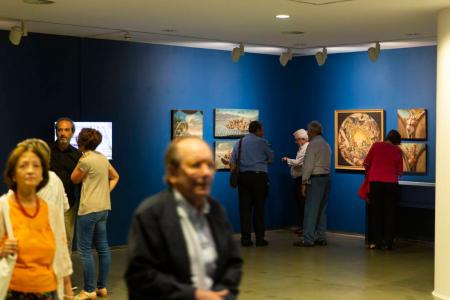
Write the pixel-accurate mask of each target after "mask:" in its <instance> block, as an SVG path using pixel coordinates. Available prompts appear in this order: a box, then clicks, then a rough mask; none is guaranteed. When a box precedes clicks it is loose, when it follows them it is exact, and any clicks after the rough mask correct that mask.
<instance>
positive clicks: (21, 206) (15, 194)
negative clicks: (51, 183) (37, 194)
mask: <svg viewBox="0 0 450 300" xmlns="http://www.w3.org/2000/svg"><path fill="white" fill-rule="evenodd" d="M14 197H15V199H16V202H17V204H19V208H20V211H21V212H22V213H23V214H24V215H25V216H26V217H28V218H30V219H34V218H36V216H37V215H38V213H39V209H40V208H41V204H40V201H39V199H37V201H36V211H35V212H34V214H32V215H30V214H29V213H27V211H26V210H25V207H23V205H22V203H21V202H20V200H19V196H18V195H17V193H14Z"/></svg>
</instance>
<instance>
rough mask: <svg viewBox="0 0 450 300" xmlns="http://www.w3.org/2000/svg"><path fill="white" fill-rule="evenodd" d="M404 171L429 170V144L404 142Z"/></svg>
mask: <svg viewBox="0 0 450 300" xmlns="http://www.w3.org/2000/svg"><path fill="white" fill-rule="evenodd" d="M400 148H401V149H402V152H403V172H405V173H416V174H420V173H421V174H425V173H426V172H427V145H426V144H419V143H402V144H401V145H400Z"/></svg>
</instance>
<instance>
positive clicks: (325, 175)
mask: <svg viewBox="0 0 450 300" xmlns="http://www.w3.org/2000/svg"><path fill="white" fill-rule="evenodd" d="M328 176H330V174H313V175H311V176H309V178H314V177H328Z"/></svg>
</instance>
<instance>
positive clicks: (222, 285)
mask: <svg viewBox="0 0 450 300" xmlns="http://www.w3.org/2000/svg"><path fill="white" fill-rule="evenodd" d="M165 167H166V174H165V180H166V182H167V184H168V185H169V189H167V190H164V191H162V192H160V193H158V194H156V195H153V196H152V197H150V198H148V199H146V200H145V201H144V202H143V203H141V205H139V207H138V208H137V210H136V212H135V214H134V217H133V220H132V225H131V229H130V234H129V240H128V266H127V269H126V273H125V279H126V282H127V286H128V298H129V299H134V300H140V299H145V300H146V299H150V298H151V299H154V300H158V299H161V300H162V299H174V300H175V299H180V300H181V299H196V300H221V299H235V298H236V296H237V294H238V286H239V282H240V279H241V272H242V271H241V270H242V259H241V257H240V255H239V250H238V247H237V245H236V243H235V241H234V240H233V238H232V235H231V234H232V232H231V227H230V224H229V222H228V219H227V217H226V215H225V211H224V209H223V208H222V206H221V205H220V204H219V203H218V202H216V201H215V200H213V199H212V198H210V196H209V194H210V191H211V184H212V180H213V177H214V172H215V167H214V160H213V156H212V151H211V149H210V148H209V146H208V145H207V144H206V143H205V142H204V141H203V140H201V139H199V138H197V137H182V138H178V139H176V140H174V141H173V142H172V143H171V144H170V145H169V148H168V149H167V152H166V156H165Z"/></svg>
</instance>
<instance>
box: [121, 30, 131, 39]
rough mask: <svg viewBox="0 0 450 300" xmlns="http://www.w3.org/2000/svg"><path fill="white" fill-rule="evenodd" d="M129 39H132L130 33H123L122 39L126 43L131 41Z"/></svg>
mask: <svg viewBox="0 0 450 300" xmlns="http://www.w3.org/2000/svg"><path fill="white" fill-rule="evenodd" d="M131 38H132V36H131V34H130V32H129V31H124V33H123V39H124V40H127V41H128V40H131Z"/></svg>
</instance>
